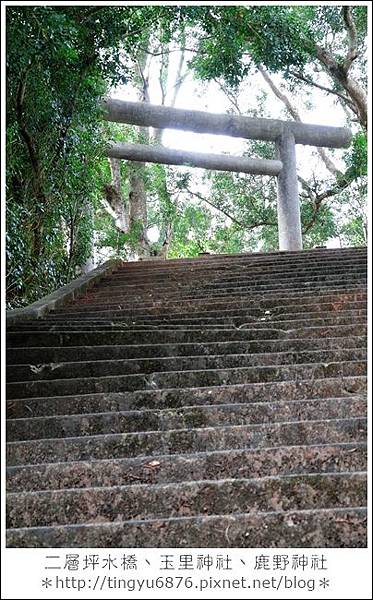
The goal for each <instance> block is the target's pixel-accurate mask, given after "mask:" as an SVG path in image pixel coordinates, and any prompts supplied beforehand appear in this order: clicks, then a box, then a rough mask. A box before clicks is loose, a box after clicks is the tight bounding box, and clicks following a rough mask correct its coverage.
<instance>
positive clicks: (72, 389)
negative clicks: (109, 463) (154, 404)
mask: <svg viewBox="0 0 373 600" xmlns="http://www.w3.org/2000/svg"><path fill="white" fill-rule="evenodd" d="M365 374H366V361H364V360H354V361H347V362H328V363H306V364H302V365H275V366H273V365H269V366H255V367H243V368H232V369H205V370H199V371H165V372H158V373H150V374H139V375H108V376H102V377H79V378H75V379H53V380H36V381H18V382H10V383H8V384H7V396H8V398H9V399H10V400H11V399H13V398H32V397H39V396H52V395H54V396H56V395H59V396H68V395H71V394H84V393H86V394H89V393H94V392H107V393H108V392H120V391H134V390H141V389H145V390H146V389H157V388H158V389H165V388H185V387H200V386H221V385H227V384H228V385H229V384H240V383H241V384H242V383H259V382H265V381H267V382H270V381H289V380H290V381H291V380H293V379H314V378H316V379H317V378H321V377H346V376H353V375H355V376H357V375H365Z"/></svg>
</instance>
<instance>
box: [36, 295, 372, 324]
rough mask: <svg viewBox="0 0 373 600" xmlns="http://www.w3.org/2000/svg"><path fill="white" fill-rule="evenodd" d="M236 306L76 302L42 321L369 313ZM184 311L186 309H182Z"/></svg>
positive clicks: (353, 306) (337, 305) (342, 305)
mask: <svg viewBox="0 0 373 600" xmlns="http://www.w3.org/2000/svg"><path fill="white" fill-rule="evenodd" d="M232 304H233V306H231V305H230V304H229V306H224V305H221V304H220V305H219V309H217V308H216V307H211V306H201V307H199V310H198V307H194V310H190V305H186V306H185V307H183V306H178V307H175V309H174V310H168V311H166V310H164V309H163V311H162V308H163V307H162V306H154V307H152V308H148V310H147V311H146V312H144V311H140V310H138V309H137V308H136V307H132V308H130V307H129V306H128V305H124V306H122V305H120V304H119V305H118V304H108V305H105V306H104V307H103V306H102V304H90V303H87V302H85V303H84V304H78V303H76V305H75V306H74V307H73V306H71V307H70V308H69V310H68V311H66V308H65V311H62V310H60V311H59V312H58V311H53V312H52V313H49V314H48V315H47V316H46V317H45V318H44V319H42V320H41V321H42V322H49V321H53V322H55V321H58V320H62V318H63V317H62V316H61V314H68V315H69V317H68V318H69V320H74V319H79V315H82V316H83V315H84V314H85V311H86V310H89V311H90V312H102V313H106V312H112V311H117V310H119V311H120V312H121V315H122V316H127V317H129V318H130V317H133V316H135V317H136V318H137V319H142V318H146V319H149V318H153V317H155V318H158V319H162V318H171V319H178V318H185V317H187V316H189V317H191V316H192V317H193V318H202V317H230V316H241V315H250V316H252V317H261V316H263V314H264V315H265V314H268V313H269V314H271V315H273V316H274V315H276V317H277V318H284V317H285V315H289V318H293V317H294V315H297V317H298V318H301V317H302V316H304V315H305V314H308V315H316V316H319V315H322V314H325V313H333V314H335V313H336V314H340V313H341V312H346V311H365V312H366V309H367V307H366V301H360V302H348V301H344V302H341V300H340V299H339V300H337V301H336V302H334V303H332V302H320V303H313V304H311V303H308V304H307V303H306V304H304V305H303V306H302V305H299V303H296V304H295V303H294V302H293V303H292V304H288V305H286V304H281V305H277V306H273V307H271V309H269V310H268V309H267V308H266V307H263V308H261V307H260V306H259V307H257V308H254V307H252V306H250V305H248V303H247V302H238V303H232ZM182 309H183V310H182Z"/></svg>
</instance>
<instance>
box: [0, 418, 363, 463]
mask: <svg viewBox="0 0 373 600" xmlns="http://www.w3.org/2000/svg"><path fill="white" fill-rule="evenodd" d="M365 440H366V418H360V417H355V418H348V419H330V420H325V419H324V420H316V421H310V420H307V421H290V422H282V423H272V424H255V425H234V426H225V427H204V428H196V429H176V430H169V431H167V432H165V431H151V432H141V433H126V434H116V433H113V434H106V435H96V436H81V437H70V438H63V439H60V438H52V439H45V440H27V441H21V442H8V444H7V465H8V466H15V465H27V464H40V463H51V462H70V461H77V460H78V461H81V460H93V459H107V458H109V459H114V458H131V457H135V456H149V455H156V454H185V453H186V454H188V453H191V452H192V453H194V452H201V451H203V452H208V451H213V450H229V449H239V448H263V447H270V446H283V445H296V446H302V445H308V444H326V443H328V444H331V443H349V442H364V441H365Z"/></svg>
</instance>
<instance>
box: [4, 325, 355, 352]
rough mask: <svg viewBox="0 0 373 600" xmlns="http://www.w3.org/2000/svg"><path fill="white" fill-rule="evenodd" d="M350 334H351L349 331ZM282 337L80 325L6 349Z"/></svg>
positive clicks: (29, 335) (21, 339) (25, 338)
mask: <svg viewBox="0 0 373 600" xmlns="http://www.w3.org/2000/svg"><path fill="white" fill-rule="evenodd" d="M349 333H351V332H349ZM282 337H284V332H282V331H279V330H274V329H273V330H268V329H267V330H263V329H256V330H251V331H248V330H234V331H232V330H231V329H224V330H215V331H214V330H208V331H207V330H206V331H193V330H188V329H185V330H179V331H169V330H161V329H156V330H155V329H150V330H143V331H136V330H135V331H132V330H126V331H101V330H97V331H95V332H86V331H84V327H83V325H82V330H81V331H71V332H61V333H53V332H43V331H31V332H28V331H18V332H9V333H8V335H7V344H8V347H15V346H27V345H30V346H31V345H32V346H62V345H63V346H94V345H101V344H105V345H108V344H110V345H114V344H120V345H124V344H141V343H148V344H149V343H155V344H157V343H160V342H161V341H162V342H174V343H175V342H176V343H177V342H199V343H201V344H203V343H204V342H216V341H217V342H220V341H225V340H250V339H268V338H272V339H276V338H277V339H278V338H282Z"/></svg>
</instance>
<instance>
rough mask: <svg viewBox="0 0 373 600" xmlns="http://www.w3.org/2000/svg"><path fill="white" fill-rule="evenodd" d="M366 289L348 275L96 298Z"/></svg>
mask: <svg viewBox="0 0 373 600" xmlns="http://www.w3.org/2000/svg"><path fill="white" fill-rule="evenodd" d="M366 285H367V280H366V277H361V276H360V275H359V276H357V277H354V276H353V275H350V274H346V275H344V276H343V275H340V276H339V277H335V278H330V279H329V278H324V279H317V278H312V277H309V278H307V280H306V279H305V280H301V281H297V280H293V279H291V278H289V280H288V281H286V280H285V281H284V282H283V283H277V282H276V283H274V282H273V283H257V284H255V285H254V284H252V283H251V282H248V283H247V285H244V282H241V285H239V284H238V283H237V285H236V286H234V285H224V286H221V287H219V286H215V287H210V288H206V287H205V286H202V285H201V286H198V285H195V283H190V284H189V286H188V285H186V284H185V285H182V284H180V285H178V286H174V287H169V288H166V287H165V286H159V287H157V288H156V287H152V288H149V289H144V290H141V289H138V288H137V289H136V288H134V289H132V290H131V289H129V288H128V286H119V285H118V286H115V287H113V288H111V287H110V288H107V289H105V288H98V289H97V291H96V292H95V297H96V298H98V299H99V298H107V297H109V298H114V297H115V296H121V297H122V298H123V297H125V298H128V299H130V300H136V299H137V298H144V299H145V298H149V297H150V298H151V297H155V298H157V299H160V300H161V299H162V300H163V299H167V298H177V297H179V296H180V295H181V294H182V295H183V296H184V298H191V299H193V298H201V297H205V298H206V296H209V295H210V296H211V297H215V296H216V297H217V296H220V297H221V296H224V297H225V296H229V297H230V296H234V295H235V294H237V293H239V294H240V295H243V294H245V295H251V294H264V293H266V294H271V293H272V294H275V293H276V292H277V293H281V294H285V293H286V294H287V293H290V294H294V293H297V292H302V291H307V288H308V289H309V288H310V287H312V288H313V289H315V290H317V291H319V290H320V291H324V292H325V291H326V290H328V291H329V290H330V291H331V290H338V289H342V288H351V289H353V288H354V287H363V286H366Z"/></svg>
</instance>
